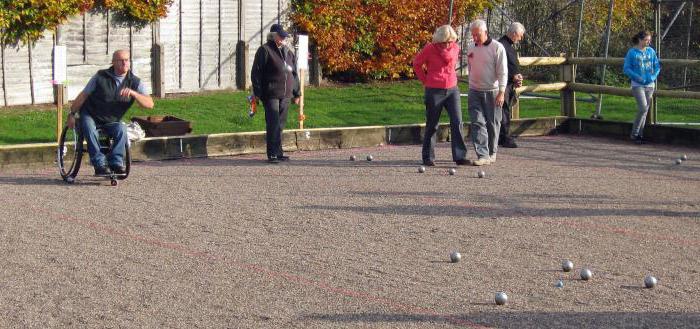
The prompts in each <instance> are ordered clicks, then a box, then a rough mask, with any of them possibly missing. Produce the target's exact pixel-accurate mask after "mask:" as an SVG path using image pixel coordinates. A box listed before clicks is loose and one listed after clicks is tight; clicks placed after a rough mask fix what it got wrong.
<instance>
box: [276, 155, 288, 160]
mask: <svg viewBox="0 0 700 329" xmlns="http://www.w3.org/2000/svg"><path fill="white" fill-rule="evenodd" d="M277 160H280V161H289V157H288V156H286V155H278V156H277Z"/></svg>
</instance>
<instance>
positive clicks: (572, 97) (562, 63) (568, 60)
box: [513, 57, 700, 122]
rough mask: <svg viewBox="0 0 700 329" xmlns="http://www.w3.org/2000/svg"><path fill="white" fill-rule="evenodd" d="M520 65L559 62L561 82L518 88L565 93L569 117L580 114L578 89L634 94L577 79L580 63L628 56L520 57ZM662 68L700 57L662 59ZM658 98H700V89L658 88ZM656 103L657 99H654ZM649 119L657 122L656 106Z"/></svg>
mask: <svg viewBox="0 0 700 329" xmlns="http://www.w3.org/2000/svg"><path fill="white" fill-rule="evenodd" d="M518 61H519V64H520V66H543V65H549V66H552V65H558V66H559V68H560V71H559V77H560V79H561V81H560V82H554V83H544V84H534V85H527V86H522V87H520V88H517V89H516V92H517V93H518V94H521V93H524V92H538V91H539V92H543V91H559V92H560V95H561V114H562V115H565V116H569V117H575V116H576V92H586V93H595V94H607V95H617V96H632V90H631V89H630V88H619V87H612V86H604V85H595V84H587V83H578V82H576V65H611V66H622V65H623V63H624V58H618V57H608V58H601V57H576V58H574V57H520V58H518ZM660 61H661V67H662V68H663V67H668V66H688V67H698V68H700V60H692V59H661V60H660ZM654 97H672V98H684V99H700V92H693V91H680V90H657V91H656V92H655V93H654ZM654 103H656V102H654ZM649 116H650V120H649V122H656V108H655V107H653V108H652V110H651V111H649ZM519 117H520V111H519V107H518V106H517V105H516V106H515V107H514V108H513V118H515V119H517V118H519Z"/></svg>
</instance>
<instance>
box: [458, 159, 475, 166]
mask: <svg viewBox="0 0 700 329" xmlns="http://www.w3.org/2000/svg"><path fill="white" fill-rule="evenodd" d="M455 163H457V165H458V166H469V165H471V164H472V162H471V161H469V160H467V159H461V160H457V161H455Z"/></svg>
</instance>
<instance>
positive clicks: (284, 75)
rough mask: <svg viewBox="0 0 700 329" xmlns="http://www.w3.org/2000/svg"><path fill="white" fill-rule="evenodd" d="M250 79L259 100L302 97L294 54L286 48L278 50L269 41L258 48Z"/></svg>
mask: <svg viewBox="0 0 700 329" xmlns="http://www.w3.org/2000/svg"><path fill="white" fill-rule="evenodd" d="M250 78H251V80H252V82H253V93H254V94H255V96H257V97H258V98H261V99H273V98H277V99H282V98H292V97H294V98H296V97H299V96H300V91H299V77H298V75H297V64H296V58H295V56H294V53H292V51H291V50H290V49H289V48H288V47H286V46H284V47H282V48H278V47H277V45H276V44H275V42H274V41H268V42H267V43H266V44H264V45H262V46H260V48H258V51H257V52H256V53H255V60H253V69H252V70H251V73H250Z"/></svg>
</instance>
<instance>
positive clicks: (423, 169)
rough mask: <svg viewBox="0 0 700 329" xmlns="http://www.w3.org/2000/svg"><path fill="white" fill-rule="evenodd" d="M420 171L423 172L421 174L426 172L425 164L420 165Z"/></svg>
mask: <svg viewBox="0 0 700 329" xmlns="http://www.w3.org/2000/svg"><path fill="white" fill-rule="evenodd" d="M418 172H419V173H421V174H422V173H424V172H425V166H420V167H418Z"/></svg>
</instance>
